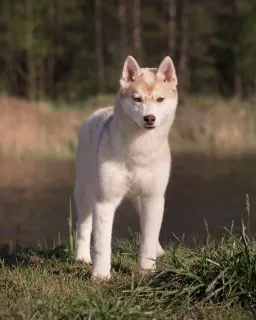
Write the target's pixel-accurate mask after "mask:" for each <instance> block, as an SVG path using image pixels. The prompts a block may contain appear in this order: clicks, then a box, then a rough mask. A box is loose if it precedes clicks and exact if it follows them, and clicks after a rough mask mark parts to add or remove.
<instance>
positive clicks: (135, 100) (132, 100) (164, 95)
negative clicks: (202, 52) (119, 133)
mask: <svg viewBox="0 0 256 320" xmlns="http://www.w3.org/2000/svg"><path fill="white" fill-rule="evenodd" d="M120 86H121V90H120V103H121V106H120V107H121V108H122V109H123V111H124V112H125V114H126V115H127V116H128V117H129V118H130V119H131V120H132V121H134V122H135V123H137V125H138V126H139V127H141V128H144V129H148V130H149V129H151V130H152V129H154V128H157V127H159V126H161V125H162V124H164V123H165V122H168V123H170V125H171V124H172V122H173V120H174V116H175V110H176V106H177V102H178V95H177V89H176V86H177V77H176V73H175V69H174V65H173V62H172V60H171V58H170V57H168V56H167V57H165V58H164V59H163V61H162V62H161V63H160V65H159V67H158V68H157V69H153V68H140V67H139V65H138V63H137V61H136V60H135V59H134V58H133V57H132V56H129V57H128V58H127V59H126V61H125V63H124V67H123V72H122V77H121V79H120Z"/></svg>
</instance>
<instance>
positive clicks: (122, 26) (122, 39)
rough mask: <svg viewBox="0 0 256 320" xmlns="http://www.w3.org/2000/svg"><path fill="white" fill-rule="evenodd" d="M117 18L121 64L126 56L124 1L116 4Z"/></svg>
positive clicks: (121, 0)
mask: <svg viewBox="0 0 256 320" xmlns="http://www.w3.org/2000/svg"><path fill="white" fill-rule="evenodd" d="M118 17H119V24H120V46H121V59H122V63H123V61H124V60H125V58H126V56H127V47H128V41H127V29H126V4H125V0H119V3H118Z"/></svg>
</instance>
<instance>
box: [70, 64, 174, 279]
mask: <svg viewBox="0 0 256 320" xmlns="http://www.w3.org/2000/svg"><path fill="white" fill-rule="evenodd" d="M169 59H170V58H169ZM133 67H134V66H133ZM135 72H136V73H137V76H138V75H139V74H140V72H151V71H150V70H149V69H147V70H146V69H140V70H138V69H136V68H135ZM123 81H129V79H128V78H126V79H125V80H123ZM139 94H141V95H143V94H144V95H145V93H144V92H140V93H139ZM143 104H144V105H143V106H140V107H138V106H137V105H135V104H134V101H133V99H132V97H130V96H129V95H124V94H122V91H120V92H119V93H118V95H117V97H116V101H115V105H114V108H113V107H109V108H104V109H100V110H98V111H96V112H95V113H93V114H92V115H91V116H90V117H89V118H88V119H87V120H86V121H85V122H84V124H83V125H82V128H81V133H80V138H79V143H78V147H77V158H76V184H75V189H74V197H75V203H76V207H77V214H78V223H77V251H76V259H78V260H83V261H84V262H86V263H91V256H90V242H91V232H92V229H93V274H92V275H93V277H101V278H102V277H109V276H110V268H111V264H110V260H111V236H112V226H113V219H114V214H115V211H116V208H117V206H118V205H119V204H120V202H121V201H122V200H123V199H124V198H125V197H128V198H130V199H131V200H132V202H133V204H134V206H135V208H136V209H137V212H138V213H139V217H140V224H141V243H140V252H139V264H140V266H141V267H142V268H143V269H152V268H154V267H155V260H156V257H157V256H159V255H162V254H163V253H164V251H163V249H162V247H161V245H160V244H159V241H158V237H159V232H160V228H161V223H162V217H163V212H164V194H165V190H166V187H167V183H168V179H169V174H170V167H171V155H170V150H169V144H168V133H169V130H170V127H171V125H172V122H173V120H174V115H175V109H176V105H177V98H168V99H166V100H165V101H164V102H163V103H162V104H161V107H159V106H158V105H157V103H151V102H150V103H147V100H146V98H145V102H143ZM148 114H153V115H154V116H155V117H156V122H155V129H152V130H147V129H145V128H144V120H143V118H144V116H145V115H148Z"/></svg>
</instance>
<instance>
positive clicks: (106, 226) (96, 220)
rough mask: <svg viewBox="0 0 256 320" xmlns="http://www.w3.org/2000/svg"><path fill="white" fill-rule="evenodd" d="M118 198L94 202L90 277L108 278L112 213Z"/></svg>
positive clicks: (113, 213)
mask: <svg viewBox="0 0 256 320" xmlns="http://www.w3.org/2000/svg"><path fill="white" fill-rule="evenodd" d="M119 203H120V201H119V199H118V200H117V199H115V200H114V201H111V202H110V201H108V202H96V204H95V205H94V210H93V271H92V277H93V278H95V277H99V278H109V277H110V268H111V238H112V227H113V221H114V215H115V211H116V208H117V206H118V204H119Z"/></svg>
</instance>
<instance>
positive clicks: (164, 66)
mask: <svg viewBox="0 0 256 320" xmlns="http://www.w3.org/2000/svg"><path fill="white" fill-rule="evenodd" d="M156 76H157V77H158V78H160V79H162V80H163V81H165V82H170V83H172V84H173V85H175V86H176V85H177V83H178V81H177V77H176V72H175V68H174V65H173V62H172V59H171V58H170V57H169V56H167V57H165V58H164V60H163V61H162V62H161V63H160V66H159V67H158V69H157V72H156Z"/></svg>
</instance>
